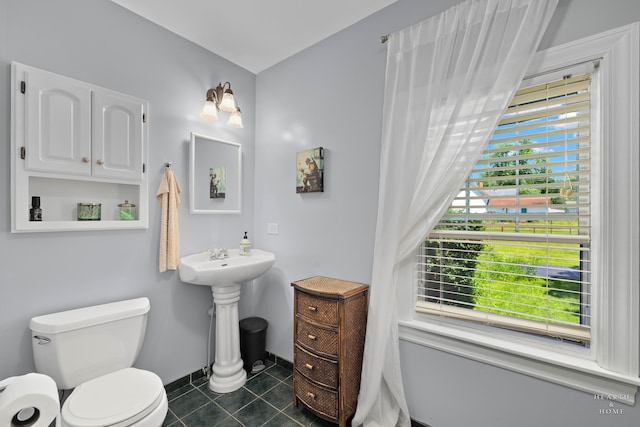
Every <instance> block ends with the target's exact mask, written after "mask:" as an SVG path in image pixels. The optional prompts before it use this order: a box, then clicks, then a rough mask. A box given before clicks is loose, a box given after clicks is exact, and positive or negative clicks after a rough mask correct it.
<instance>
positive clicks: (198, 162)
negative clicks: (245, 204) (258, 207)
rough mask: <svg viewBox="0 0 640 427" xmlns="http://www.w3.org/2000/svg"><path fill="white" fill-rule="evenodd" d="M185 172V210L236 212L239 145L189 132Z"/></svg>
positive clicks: (239, 172) (240, 170) (238, 201)
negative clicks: (187, 165)
mask: <svg viewBox="0 0 640 427" xmlns="http://www.w3.org/2000/svg"><path fill="white" fill-rule="evenodd" d="M189 172H190V173H189V210H190V212H191V213H192V214H239V213H240V205H241V201H242V182H241V180H242V149H241V146H240V144H237V143H235V142H229V141H223V140H221V139H216V138H211V137H209V136H205V135H201V134H197V133H193V132H192V133H191V142H190V146H189Z"/></svg>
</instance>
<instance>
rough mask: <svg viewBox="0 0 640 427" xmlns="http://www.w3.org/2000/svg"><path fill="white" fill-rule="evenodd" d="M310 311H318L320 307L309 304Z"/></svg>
mask: <svg viewBox="0 0 640 427" xmlns="http://www.w3.org/2000/svg"><path fill="white" fill-rule="evenodd" d="M309 311H318V307H314V306H312V305H310V306H309Z"/></svg>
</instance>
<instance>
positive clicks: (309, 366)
mask: <svg viewBox="0 0 640 427" xmlns="http://www.w3.org/2000/svg"><path fill="white" fill-rule="evenodd" d="M304 367H305V368H307V369H308V370H310V371H311V370H313V365H312V364H310V363H305V364H304Z"/></svg>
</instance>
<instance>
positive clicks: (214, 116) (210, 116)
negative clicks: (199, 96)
mask: <svg viewBox="0 0 640 427" xmlns="http://www.w3.org/2000/svg"><path fill="white" fill-rule="evenodd" d="M200 117H202V118H203V119H206V120H209V121H211V122H215V121H217V120H218V109H217V108H216V104H215V103H214V102H213V101H207V102H205V103H204V106H203V107H202V112H201V113H200Z"/></svg>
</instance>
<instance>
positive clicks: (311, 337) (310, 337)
mask: <svg viewBox="0 0 640 427" xmlns="http://www.w3.org/2000/svg"><path fill="white" fill-rule="evenodd" d="M307 338H309V339H310V340H312V341H315V339H316V336H315V335H311V334H307Z"/></svg>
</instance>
